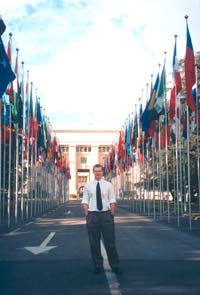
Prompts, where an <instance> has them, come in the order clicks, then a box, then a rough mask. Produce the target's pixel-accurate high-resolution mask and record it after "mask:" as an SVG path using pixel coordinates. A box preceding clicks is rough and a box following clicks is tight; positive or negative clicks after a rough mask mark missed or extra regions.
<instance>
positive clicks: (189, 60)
mask: <svg viewBox="0 0 200 295" xmlns="http://www.w3.org/2000/svg"><path fill="white" fill-rule="evenodd" d="M186 21H187V19H186ZM186 26H187V43H186V54H185V85H186V101H187V105H188V107H189V108H190V110H191V111H194V110H195V103H194V98H193V95H192V87H193V85H194V84H195V82H196V75H195V58H194V51H193V46H192V40H191V36H190V32H189V28H188V23H187V24H186Z"/></svg>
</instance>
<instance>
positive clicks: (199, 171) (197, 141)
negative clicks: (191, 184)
mask: <svg viewBox="0 0 200 295" xmlns="http://www.w3.org/2000/svg"><path fill="white" fill-rule="evenodd" d="M195 68H196V122H197V136H196V144H197V177H198V201H199V213H200V163H199V161H200V159H199V96H198V65H197V64H196V65H195Z"/></svg>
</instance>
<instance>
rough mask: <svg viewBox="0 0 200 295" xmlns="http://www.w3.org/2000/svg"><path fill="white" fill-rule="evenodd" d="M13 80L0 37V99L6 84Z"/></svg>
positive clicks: (13, 75)
mask: <svg viewBox="0 0 200 295" xmlns="http://www.w3.org/2000/svg"><path fill="white" fill-rule="evenodd" d="M14 79H15V74H14V73H13V71H12V68H11V65H10V62H9V59H8V56H7V54H6V51H5V48H4V44H3V41H2V39H1V37H0V98H1V97H2V95H3V94H4V92H5V91H6V88H7V86H8V84H9V83H10V82H12V81H13V80H14Z"/></svg>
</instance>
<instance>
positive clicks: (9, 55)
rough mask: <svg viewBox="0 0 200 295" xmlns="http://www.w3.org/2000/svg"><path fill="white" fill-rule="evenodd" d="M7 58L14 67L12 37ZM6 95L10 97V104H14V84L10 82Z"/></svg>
mask: <svg viewBox="0 0 200 295" xmlns="http://www.w3.org/2000/svg"><path fill="white" fill-rule="evenodd" d="M7 56H8V60H9V62H10V64H11V65H12V56H11V35H10V39H9V41H8V47H7ZM6 94H7V95H9V98H10V103H11V104H14V96H13V83H12V82H10V83H9V84H8V86H7V89H6Z"/></svg>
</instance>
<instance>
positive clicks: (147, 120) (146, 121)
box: [141, 74, 159, 131]
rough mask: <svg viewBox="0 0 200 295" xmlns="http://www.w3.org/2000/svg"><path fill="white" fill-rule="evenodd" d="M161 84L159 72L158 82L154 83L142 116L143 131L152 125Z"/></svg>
mask: <svg viewBox="0 0 200 295" xmlns="http://www.w3.org/2000/svg"><path fill="white" fill-rule="evenodd" d="M158 85H159V74H158V75H157V78H156V82H155V84H154V87H153V90H152V93H151V96H150V99H149V101H148V103H147V105H146V107H145V110H144V112H143V114H142V116H141V122H142V131H148V130H149V128H150V125H151V121H152V118H151V113H152V110H153V107H154V104H155V101H156V94H157V90H158Z"/></svg>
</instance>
